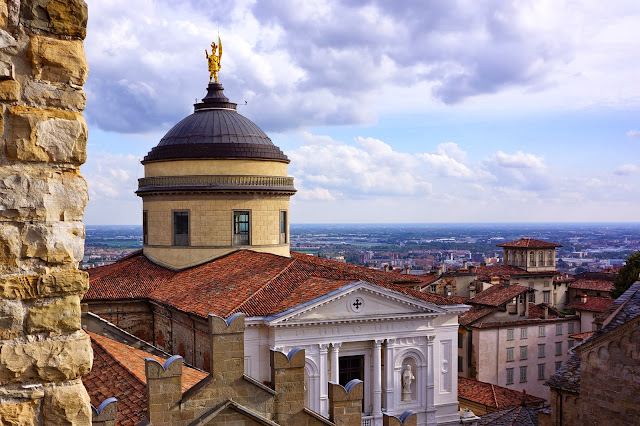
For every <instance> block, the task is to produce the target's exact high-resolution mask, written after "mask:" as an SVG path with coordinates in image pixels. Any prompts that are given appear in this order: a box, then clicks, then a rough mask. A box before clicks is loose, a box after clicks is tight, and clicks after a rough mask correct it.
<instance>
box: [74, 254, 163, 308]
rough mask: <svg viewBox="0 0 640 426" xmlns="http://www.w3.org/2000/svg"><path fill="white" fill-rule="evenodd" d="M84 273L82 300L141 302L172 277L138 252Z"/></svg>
mask: <svg viewBox="0 0 640 426" xmlns="http://www.w3.org/2000/svg"><path fill="white" fill-rule="evenodd" d="M87 272H89V278H90V282H91V285H90V286H89V290H88V291H87V294H85V296H84V298H85V299H86V300H100V299H139V298H145V297H147V296H148V295H149V292H150V291H151V290H153V289H154V288H155V287H157V286H159V285H161V284H162V282H164V281H167V280H168V279H169V278H171V277H172V276H173V275H175V272H173V271H170V270H169V269H165V268H163V267H161V266H158V265H156V264H155V263H153V262H150V261H149V260H148V259H147V258H146V257H144V256H142V253H141V252H137V255H129V256H126V257H124V258H122V259H120V260H118V261H117V262H115V263H112V264H111V265H106V266H99V267H97V268H92V269H89V270H88V271H87Z"/></svg>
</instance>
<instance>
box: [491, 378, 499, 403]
mask: <svg viewBox="0 0 640 426" xmlns="http://www.w3.org/2000/svg"><path fill="white" fill-rule="evenodd" d="M491 393H492V394H493V401H494V402H495V403H496V408H498V407H499V405H498V398H497V397H496V389H495V386H494V385H493V383H491Z"/></svg>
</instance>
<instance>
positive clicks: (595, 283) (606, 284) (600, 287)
mask: <svg viewBox="0 0 640 426" xmlns="http://www.w3.org/2000/svg"><path fill="white" fill-rule="evenodd" d="M569 288H575V289H579V290H594V291H608V292H611V291H613V288H614V285H613V281H610V280H597V279H589V278H580V279H577V280H575V281H574V282H572V283H571V284H569Z"/></svg>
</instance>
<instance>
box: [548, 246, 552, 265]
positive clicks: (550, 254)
mask: <svg viewBox="0 0 640 426" xmlns="http://www.w3.org/2000/svg"><path fill="white" fill-rule="evenodd" d="M547 265H548V266H553V252H552V251H551V250H549V251H548V252H547Z"/></svg>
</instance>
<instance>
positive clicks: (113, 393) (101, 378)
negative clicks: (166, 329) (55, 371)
mask: <svg viewBox="0 0 640 426" xmlns="http://www.w3.org/2000/svg"><path fill="white" fill-rule="evenodd" d="M87 333H88V334H89V336H90V337H91V347H92V348H93V367H92V368H91V372H90V373H89V374H88V375H86V376H84V377H83V378H82V382H83V383H84V385H85V387H86V388H87V392H88V393H89V397H90V398H91V403H92V404H93V405H94V406H96V407H97V406H98V405H100V403H102V401H104V400H105V399H107V398H111V397H115V398H116V399H117V400H118V424H120V425H135V424H138V423H139V422H141V421H142V420H144V418H145V415H146V409H147V388H146V383H147V381H146V376H145V361H144V359H145V358H153V359H155V360H156V361H158V362H160V363H161V364H164V362H165V361H166V360H165V359H163V358H160V357H158V356H155V355H152V354H150V353H148V352H145V351H143V350H140V349H136V348H133V347H131V346H128V345H125V344H124V343H120V342H116V341H115V340H111V339H109V338H107V337H104V336H101V335H99V334H96V333H92V332H89V331H87ZM206 376H207V373H204V372H202V371H198V370H195V369H193V368H190V367H187V366H183V367H182V391H183V392H184V391H186V390H187V389H189V388H191V387H192V386H193V385H195V384H196V383H198V382H199V381H200V380H202V379H204V378H205V377H206Z"/></svg>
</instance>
